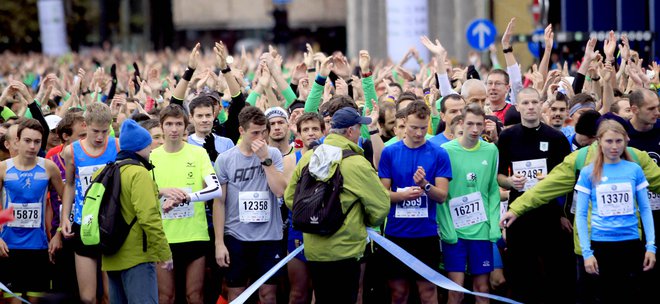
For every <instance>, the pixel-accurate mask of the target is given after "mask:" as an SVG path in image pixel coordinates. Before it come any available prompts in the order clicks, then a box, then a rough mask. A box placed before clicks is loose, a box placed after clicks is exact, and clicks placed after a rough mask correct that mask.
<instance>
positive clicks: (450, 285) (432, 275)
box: [367, 229, 520, 304]
mask: <svg viewBox="0 0 660 304" xmlns="http://www.w3.org/2000/svg"><path fill="white" fill-rule="evenodd" d="M367 232H368V233H369V237H370V238H371V239H372V240H374V242H376V243H377V244H378V245H380V247H381V248H383V249H385V250H386V251H387V252H389V253H391V254H392V255H393V256H394V257H396V258H397V259H399V261H401V262H402V263H403V264H405V265H406V266H408V267H410V269H412V270H413V271H414V272H416V273H418V274H419V275H420V276H422V277H423V278H425V279H426V280H428V281H429V282H431V283H433V284H435V285H437V286H438V287H440V288H444V289H447V290H451V291H458V292H462V293H467V294H471V295H475V296H479V297H484V298H490V299H493V300H497V301H500V302H504V303H514V304H519V303H520V302H516V301H514V300H511V299H509V298H505V297H500V296H497V295H492V294H488V293H483V292H474V291H469V290H467V289H465V288H463V286H461V285H458V284H456V283H455V282H454V281H452V280H450V279H449V278H447V277H445V276H443V275H441V274H440V273H438V272H437V271H435V270H433V269H431V267H429V266H427V265H426V264H424V263H422V261H420V260H418V259H417V258H416V257H414V256H413V255H411V254H410V253H408V252H407V251H405V250H403V248H401V247H399V246H398V245H397V244H394V243H392V241H390V240H388V239H386V238H384V237H383V236H381V235H380V234H378V232H376V231H374V230H372V229H367Z"/></svg>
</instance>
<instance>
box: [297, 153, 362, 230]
mask: <svg viewBox="0 0 660 304" xmlns="http://www.w3.org/2000/svg"><path fill="white" fill-rule="evenodd" d="M353 155H357V153H355V152H353V151H352V150H343V151H342V161H343V160H344V159H346V158H347V157H350V156H353ZM343 185H344V178H343V177H342V175H341V170H339V167H337V169H336V170H335V173H334V175H332V177H330V179H328V181H327V182H323V181H319V180H317V179H316V178H315V177H314V176H312V174H311V173H310V172H309V164H307V165H306V166H305V167H304V168H303V169H302V173H301V174H300V179H299V180H298V184H297V185H296V191H295V192H294V196H293V197H294V198H293V210H291V212H292V214H293V216H292V220H293V228H294V229H296V230H299V231H302V232H305V233H313V234H318V235H332V234H334V233H335V232H337V230H339V228H341V226H342V225H343V224H344V220H345V219H346V214H348V213H349V212H350V211H351V209H353V206H355V203H353V204H352V205H351V207H350V208H349V209H348V211H346V214H344V213H343V212H342V208H341V201H340V199H339V194H340V193H341V191H342V189H343Z"/></svg>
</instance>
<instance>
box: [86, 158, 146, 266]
mask: <svg viewBox="0 0 660 304" xmlns="http://www.w3.org/2000/svg"><path fill="white" fill-rule="evenodd" d="M125 165H140V162H139V161H137V160H134V159H124V160H120V161H117V162H113V163H108V164H107V165H106V166H105V167H104V168H103V169H102V171H101V172H100V173H99V174H98V175H97V176H96V177H95V178H94V180H93V181H92V184H91V185H90V187H89V189H87V192H86V193H85V203H84V205H83V212H82V217H83V220H82V226H81V228H80V238H81V239H82V242H83V244H85V245H99V246H100V247H101V251H102V253H103V254H105V255H113V254H115V253H117V251H118V250H119V248H121V246H122V245H123V244H124V242H125V241H126V237H127V236H128V234H129V232H130V231H131V227H133V225H134V224H135V222H136V221H137V217H135V218H133V220H132V221H131V222H130V223H127V222H126V221H125V220H124V216H123V215H122V214H121V202H120V198H119V197H120V194H121V174H120V170H119V169H120V168H121V167H122V166H125Z"/></svg>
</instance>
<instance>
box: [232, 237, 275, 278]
mask: <svg viewBox="0 0 660 304" xmlns="http://www.w3.org/2000/svg"><path fill="white" fill-rule="evenodd" d="M225 246H227V251H229V259H230V263H229V268H228V269H227V273H226V275H225V279H226V280H227V287H246V286H247V282H248V279H252V281H253V282H254V281H256V280H257V279H259V278H260V277H261V276H262V275H264V274H265V273H266V272H268V270H270V269H271V268H273V266H275V264H277V263H278V262H279V261H280V260H281V259H282V258H283V257H284V255H285V253H284V250H283V249H284V248H283V246H282V241H256V242H246V241H240V240H237V239H236V238H234V237H232V236H230V235H225ZM281 275H282V269H280V270H279V271H277V272H276V273H275V274H274V275H273V276H272V277H270V279H268V281H266V283H264V284H271V285H272V284H277V279H278V278H279V277H280V276H281Z"/></svg>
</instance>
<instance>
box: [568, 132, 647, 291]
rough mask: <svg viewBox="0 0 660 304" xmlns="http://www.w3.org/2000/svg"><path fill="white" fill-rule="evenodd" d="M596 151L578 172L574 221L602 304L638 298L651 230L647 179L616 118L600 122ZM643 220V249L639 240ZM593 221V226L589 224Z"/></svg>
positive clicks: (586, 264)
mask: <svg viewBox="0 0 660 304" xmlns="http://www.w3.org/2000/svg"><path fill="white" fill-rule="evenodd" d="M596 136H597V138H598V149H599V151H598V155H597V156H596V159H595V160H594V162H593V163H591V164H589V165H588V166H587V167H585V168H584V169H583V170H582V171H581V172H580V178H579V179H578V182H577V185H576V186H575V190H577V191H578V200H577V212H576V223H577V230H578V235H579V238H580V247H582V255H583V257H584V266H585V270H586V271H587V273H589V274H591V275H593V276H595V280H596V282H597V285H596V286H597V293H598V295H599V297H600V299H601V301H603V302H604V303H624V302H636V301H634V297H635V296H636V295H638V294H639V293H638V292H636V289H637V288H639V286H640V285H639V275H640V273H641V271H642V269H643V270H644V271H649V270H651V269H652V268H653V266H654V265H655V250H656V247H655V232H654V231H655V230H654V228H653V216H652V214H651V206H650V204H649V200H648V196H647V190H646V187H647V186H648V182H647V181H646V178H645V177H644V173H643V172H642V168H641V167H640V166H639V165H637V163H635V162H633V161H631V156H630V155H629V153H628V151H627V149H626V145H627V141H628V135H627V134H626V131H625V130H624V128H623V126H621V125H620V124H619V123H618V122H616V121H613V120H606V121H603V122H601V124H600V127H599V128H598V133H597V135H596ZM638 214H639V217H641V219H642V224H643V227H644V235H645V239H646V246H645V247H646V250H644V246H643V245H642V242H641V240H640V233H639V229H638V227H637V226H638ZM589 225H591V227H589Z"/></svg>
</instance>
